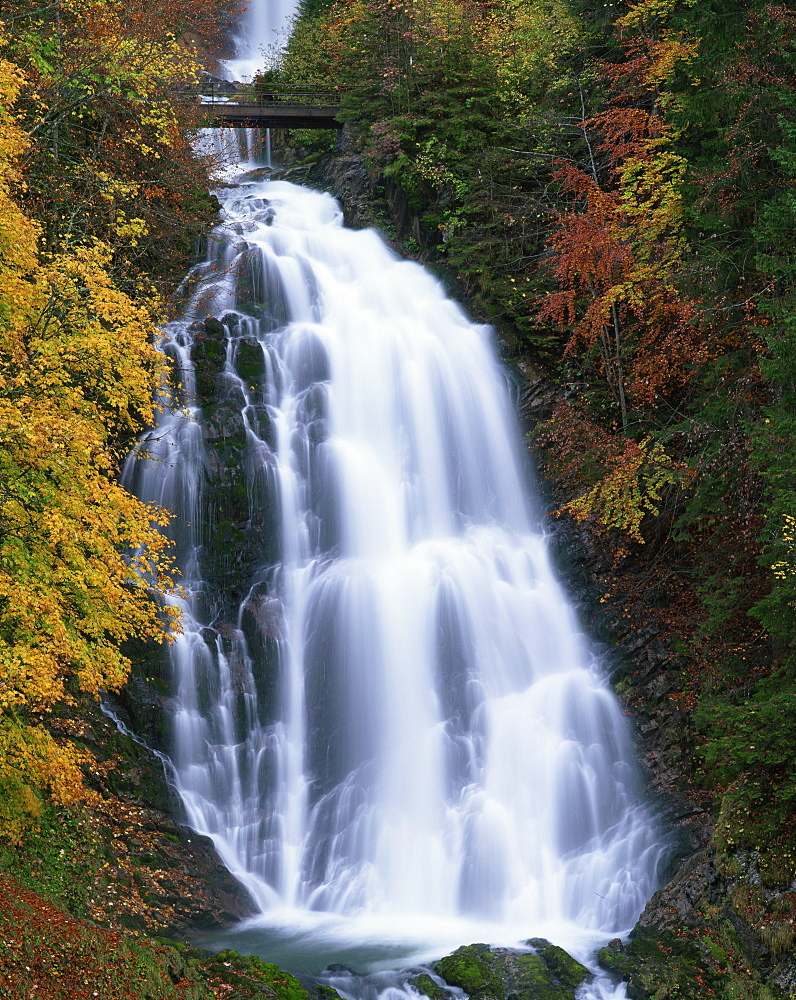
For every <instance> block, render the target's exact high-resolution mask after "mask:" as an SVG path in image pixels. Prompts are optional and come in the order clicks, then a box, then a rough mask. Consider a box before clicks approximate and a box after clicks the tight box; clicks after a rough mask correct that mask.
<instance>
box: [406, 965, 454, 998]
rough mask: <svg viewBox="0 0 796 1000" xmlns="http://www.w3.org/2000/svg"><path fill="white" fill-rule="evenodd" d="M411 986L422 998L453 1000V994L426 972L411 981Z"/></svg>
mask: <svg viewBox="0 0 796 1000" xmlns="http://www.w3.org/2000/svg"><path fill="white" fill-rule="evenodd" d="M409 985H411V986H412V987H414V989H415V990H417V992H418V993H419V994H420V995H421V996H423V997H428V998H429V1000H451V994H450V993H449V992H448V991H447V990H446V989H445V987H444V986H440V985H439V983H437V982H435V981H434V980H433V979H432V978H431V976H429V975H428V973H426V972H423V973H421V974H420V975H419V976H415V977H414V978H413V979H411V980H410V981H409Z"/></svg>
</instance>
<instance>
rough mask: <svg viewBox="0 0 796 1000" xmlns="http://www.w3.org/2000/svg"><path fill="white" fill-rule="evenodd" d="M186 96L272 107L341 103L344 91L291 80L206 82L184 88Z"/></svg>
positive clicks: (205, 101) (210, 102)
mask: <svg viewBox="0 0 796 1000" xmlns="http://www.w3.org/2000/svg"><path fill="white" fill-rule="evenodd" d="M182 96H184V97H185V98H186V99H190V98H193V99H198V100H199V101H200V102H201V104H202V105H211V106H212V105H217V104H226V105H233V106H234V105H245V106H246V107H272V106H274V105H292V106H294V107H306V108H329V107H340V106H341V105H342V103H343V96H344V94H343V92H342V91H340V90H336V89H334V88H332V87H317V86H312V85H304V84H292V83H264V84H259V83H258V84H249V83H239V84H228V85H224V86H223V87H216V86H215V85H213V84H211V85H210V86H208V85H207V84H206V83H203V84H202V85H200V86H199V87H197V88H196V89H195V90H192V91H190V92H188V91H185V92H184V94H183V95H182Z"/></svg>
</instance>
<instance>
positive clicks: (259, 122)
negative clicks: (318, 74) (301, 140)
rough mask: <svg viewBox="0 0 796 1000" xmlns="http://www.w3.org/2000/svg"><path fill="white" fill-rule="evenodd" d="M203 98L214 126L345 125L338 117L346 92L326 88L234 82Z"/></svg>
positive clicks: (202, 100) (291, 126)
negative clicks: (221, 91) (222, 90)
mask: <svg viewBox="0 0 796 1000" xmlns="http://www.w3.org/2000/svg"><path fill="white" fill-rule="evenodd" d="M199 100H200V103H201V110H202V114H203V116H204V117H209V118H210V120H211V121H210V127H211V128H212V127H213V126H219V127H221V126H226V127H227V128H230V127H231V128H334V129H339V128H342V127H343V123H342V121H340V120H339V119H338V115H339V114H340V111H341V106H342V100H343V95H342V94H341V93H340V92H339V91H334V90H330V89H325V88H323V87H303V86H292V85H290V84H265V85H263V84H257V85H252V84H230V85H229V87H225V88H224V92H223V93H219V92H216V91H215V89H212V90H211V92H210V93H202V94H199Z"/></svg>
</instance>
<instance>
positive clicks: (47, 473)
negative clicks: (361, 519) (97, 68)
mask: <svg viewBox="0 0 796 1000" xmlns="http://www.w3.org/2000/svg"><path fill="white" fill-rule="evenodd" d="M2 41H3V40H2V37H0V44H2ZM23 84H24V80H23V78H22V75H21V73H20V72H19V70H18V69H17V68H16V67H15V66H14V65H13V64H12V63H10V62H9V61H7V60H0V837H4V838H5V839H7V840H11V841H15V840H18V839H19V838H20V837H21V835H22V833H23V832H24V829H25V825H26V822H27V821H28V820H29V819H30V817H32V816H35V815H36V814H37V813H38V811H39V810H40V809H41V801H42V795H43V794H47V795H49V796H50V797H52V798H53V799H54V800H55V801H57V802H61V803H66V802H68V801H70V800H74V799H76V798H79V797H81V796H82V795H83V794H85V793H84V790H83V789H82V782H81V774H80V771H79V768H78V764H79V763H80V754H79V753H78V752H77V751H75V750H74V749H73V748H71V747H70V746H68V745H63V746H62V745H59V744H58V743H57V742H56V741H55V740H54V739H53V737H52V736H51V735H50V733H49V732H48V731H47V730H46V728H45V727H44V726H43V724H42V720H43V718H44V717H45V716H46V714H47V713H48V712H50V711H51V710H52V709H53V707H54V706H55V705H56V704H57V703H59V702H64V701H69V700H70V698H71V697H73V696H74V694H75V693H76V692H78V691H84V692H90V693H93V694H96V693H97V692H99V691H100V690H101V689H114V688H118V687H119V686H120V685H121V684H122V683H124V680H125V678H126V676H127V673H128V669H129V666H130V664H129V661H128V660H127V659H126V657H125V656H124V655H123V653H122V652H121V648H120V647H121V643H122V642H123V641H124V639H125V638H127V637H128V636H130V635H133V634H135V635H137V636H140V637H154V638H160V639H161V640H162V639H164V637H165V634H166V631H167V629H168V628H169V627H170V626H173V624H174V623H173V622H172V621H171V619H170V611H169V609H164V608H163V607H162V606H161V605H160V604H159V603H158V600H157V598H158V596H159V594H161V593H162V592H163V591H164V590H165V589H167V588H169V587H170V586H171V585H172V582H171V579H170V577H169V563H168V553H167V542H166V541H165V540H164V538H163V536H162V535H161V534H160V532H159V530H158V525H159V524H162V523H163V522H164V520H165V518H166V515H165V513H164V512H163V511H162V510H160V509H157V508H153V507H152V506H150V505H147V504H144V503H142V502H141V501H139V500H138V499H136V498H135V497H133V496H131V495H130V494H129V493H127V492H126V491H125V490H124V489H123V488H122V487H121V486H120V485H119V484H118V482H117V481H116V469H117V465H118V455H116V454H115V453H114V451H115V448H116V442H117V441H118V440H119V434H120V431H122V430H125V429H126V430H127V432H128V433H130V432H131V431H132V430H133V429H134V428H135V427H136V426H137V425H138V424H139V423H140V422H141V421H142V420H144V421H145V420H148V419H149V418H151V416H152V406H151V402H150V400H151V399H152V396H153V390H154V388H155V386H156V385H157V383H158V381H159V379H160V374H161V373H160V360H159V358H160V356H159V355H158V354H157V352H156V351H155V350H154V348H153V347H152V346H151V345H152V340H153V335H154V332H155V327H154V315H155V309H156V307H157V303H156V302H155V301H152V302H147V301H145V300H140V299H139V300H135V301H134V300H132V299H130V298H129V297H128V296H127V295H126V294H124V293H123V292H121V291H119V290H118V289H117V288H116V287H114V283H113V280H112V278H111V275H110V271H109V268H110V262H111V248H110V247H109V246H108V245H107V244H105V243H103V242H101V241H99V240H97V239H93V240H90V241H87V242H86V243H85V244H84V245H75V246H73V247H71V248H69V249H68V250H63V251H62V252H59V253H56V254H51V255H49V256H43V255H40V254H38V253H37V240H38V237H39V230H38V228H37V226H36V225H35V223H33V222H32V221H31V220H30V219H28V218H27V217H26V216H25V215H24V214H23V212H22V211H21V210H20V208H19V205H18V202H17V200H15V198H14V190H15V186H16V185H18V184H19V183H20V176H19V172H18V163H19V161H20V158H21V157H22V156H23V155H24V153H25V152H26V149H27V146H28V139H27V136H26V135H25V133H24V132H23V130H22V129H21V128H20V126H19V124H18V122H17V121H16V120H15V117H14V114H13V108H14V104H15V101H16V99H17V96H18V94H19V91H20V88H21V87H22V86H23Z"/></svg>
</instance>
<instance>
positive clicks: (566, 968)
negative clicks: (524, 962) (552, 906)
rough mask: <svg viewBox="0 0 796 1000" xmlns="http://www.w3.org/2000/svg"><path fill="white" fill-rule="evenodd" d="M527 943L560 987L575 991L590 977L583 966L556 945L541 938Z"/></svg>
mask: <svg viewBox="0 0 796 1000" xmlns="http://www.w3.org/2000/svg"><path fill="white" fill-rule="evenodd" d="M528 943H529V944H530V945H531V946H532V947H533V948H534V950H535V951H536V954H537V955H539V956H540V958H541V959H542V961H543V962H544V963H545V965H546V966H547V968H548V969H549V970H550V972H551V973H552V975H553V977H554V978H555V979H556V980H557V981H558V982H559V983H561V985H562V986H569V987H570V988H571V989H575V987H576V986H580V984H581V983H582V982H583V980H584V979H586V978H587V977H588V976H589V975H590V973H589V970H588V969H587V968H586V966H585V965H581V963H580V962H578V961H576V960H575V959H574V958H573V957H572V956H571V955H569V954H567V952H565V951H564V949H563V948H559V947H558V945H555V944H550V942H549V941H545V940H544V939H542V938H533V939H532V940H531V941H529V942H528Z"/></svg>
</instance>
